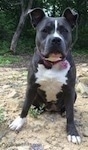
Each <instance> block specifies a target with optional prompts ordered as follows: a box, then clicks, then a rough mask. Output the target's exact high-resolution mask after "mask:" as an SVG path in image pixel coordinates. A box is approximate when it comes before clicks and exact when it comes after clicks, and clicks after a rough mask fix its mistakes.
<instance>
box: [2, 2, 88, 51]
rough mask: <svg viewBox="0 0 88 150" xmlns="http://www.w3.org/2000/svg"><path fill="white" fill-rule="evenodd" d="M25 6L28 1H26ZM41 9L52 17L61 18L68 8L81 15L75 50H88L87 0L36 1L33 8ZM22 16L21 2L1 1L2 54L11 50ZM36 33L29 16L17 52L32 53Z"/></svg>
mask: <svg viewBox="0 0 88 150" xmlns="http://www.w3.org/2000/svg"><path fill="white" fill-rule="evenodd" d="M24 1H25V5H26V1H28V0H24ZM34 7H41V8H43V9H44V11H46V12H47V13H48V15H50V16H60V15H61V14H62V12H63V10H64V9H65V8H66V7H71V8H74V9H75V10H77V11H78V13H79V31H78V32H79V38H78V41H77V43H76V46H75V49H76V50H80V51H84V50H88V1H87V0H84V1H83V0H80V1H79V0H63V1H62V0H34V1H33V8H34ZM20 15H21V5H20V0H0V53H1V52H2V51H7V50H9V47H10V43H11V39H12V36H13V34H14V32H15V30H16V27H17V25H18V22H19V18H20ZM34 37H35V31H34V29H33V28H32V26H31V24H30V18H29V16H27V19H26V22H25V26H24V29H23V31H22V33H21V36H20V40H19V42H18V46H17V52H30V51H32V50H33V47H34V41H35V39H34Z"/></svg>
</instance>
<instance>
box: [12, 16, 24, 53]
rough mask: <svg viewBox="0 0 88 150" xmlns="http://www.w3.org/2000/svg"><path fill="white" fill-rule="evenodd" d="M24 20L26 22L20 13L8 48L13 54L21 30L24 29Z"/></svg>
mask: <svg viewBox="0 0 88 150" xmlns="http://www.w3.org/2000/svg"><path fill="white" fill-rule="evenodd" d="M25 20H26V15H24V13H22V14H21V16H20V20H19V23H18V26H17V29H16V31H15V33H14V35H13V38H12V41H11V46H10V50H11V51H13V52H14V53H15V52H16V47H17V43H18V40H19V37H20V34H21V32H22V29H23V27H24V24H25Z"/></svg>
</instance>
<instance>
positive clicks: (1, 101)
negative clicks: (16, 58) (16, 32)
mask: <svg viewBox="0 0 88 150" xmlns="http://www.w3.org/2000/svg"><path fill="white" fill-rule="evenodd" d="M20 57H21V62H19V63H15V64H11V65H9V66H4V67H0V107H1V108H3V109H4V122H3V123H1V124H0V126H1V127H0V150H71V149H72V150H88V95H87V93H86V91H85V90H84V92H82V93H81V90H80V91H79V90H77V91H78V92H77V93H78V94H77V95H78V97H77V101H76V103H75V106H74V113H75V123H76V126H77V129H78V131H79V134H80V136H81V138H82V143H81V144H80V145H76V144H73V143H69V142H68V141H67V134H66V118H65V117H61V116H60V115H59V114H57V113H52V114H50V113H48V112H46V113H43V114H41V115H39V116H38V118H33V117H31V115H30V114H28V117H27V124H25V126H24V127H23V128H22V130H21V131H20V132H19V133H16V132H14V131H10V130H9V127H8V125H9V124H10V123H11V122H12V121H13V120H14V118H16V117H17V116H18V115H19V114H20V112H21V108H22V105H23V101H24V98H25V90H26V85H27V82H26V79H27V68H28V62H29V59H30V56H20ZM75 62H76V67H77V84H78V83H79V80H80V78H82V77H83V78H84V77H85V78H86V79H87V81H88V56H82V57H81V56H80V55H78V56H76V57H75ZM83 84H84V83H83ZM85 84H86V83H85ZM87 86H88V84H86V87H87Z"/></svg>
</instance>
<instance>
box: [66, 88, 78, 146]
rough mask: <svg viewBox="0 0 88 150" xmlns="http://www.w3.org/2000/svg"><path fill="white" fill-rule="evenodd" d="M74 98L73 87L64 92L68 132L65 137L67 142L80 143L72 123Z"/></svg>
mask: <svg viewBox="0 0 88 150" xmlns="http://www.w3.org/2000/svg"><path fill="white" fill-rule="evenodd" d="M74 99H75V91H74V89H70V90H69V91H68V92H66V99H65V108H66V118H67V134H68V136H67V138H68V141H69V142H73V143H75V144H77V143H78V144H80V142H81V138H80V136H79V134H78V131H77V129H76V127H75V123H74V109H73V108H74Z"/></svg>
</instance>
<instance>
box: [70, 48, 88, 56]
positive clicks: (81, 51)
mask: <svg viewBox="0 0 88 150" xmlns="http://www.w3.org/2000/svg"><path fill="white" fill-rule="evenodd" d="M72 53H73V55H88V49H77V50H76V49H75V50H73V51H72Z"/></svg>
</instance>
